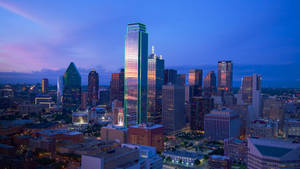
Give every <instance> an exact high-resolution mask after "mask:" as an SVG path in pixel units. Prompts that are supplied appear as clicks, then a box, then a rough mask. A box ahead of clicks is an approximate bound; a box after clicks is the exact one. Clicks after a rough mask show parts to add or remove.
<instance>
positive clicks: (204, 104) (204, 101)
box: [190, 96, 213, 131]
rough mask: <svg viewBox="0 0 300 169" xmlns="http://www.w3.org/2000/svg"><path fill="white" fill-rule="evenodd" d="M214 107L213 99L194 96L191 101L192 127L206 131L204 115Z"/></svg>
mask: <svg viewBox="0 0 300 169" xmlns="http://www.w3.org/2000/svg"><path fill="white" fill-rule="evenodd" d="M212 109H213V99H211V98H208V97H202V96H194V97H192V101H191V109H190V111H191V117H190V118H191V119H190V128H191V129H192V130H200V131H204V115H205V114H208V113H209V112H210V111H211V110H212Z"/></svg>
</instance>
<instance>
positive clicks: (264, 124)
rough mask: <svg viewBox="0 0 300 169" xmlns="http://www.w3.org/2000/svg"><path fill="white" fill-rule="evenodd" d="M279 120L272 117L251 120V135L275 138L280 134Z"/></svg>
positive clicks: (249, 131) (249, 134) (249, 130)
mask: <svg viewBox="0 0 300 169" xmlns="http://www.w3.org/2000/svg"><path fill="white" fill-rule="evenodd" d="M278 131H279V122H278V121H276V120H271V119H260V120H254V121H253V122H251V124H250V126H249V129H248V131H247V133H248V136H250V137H262V138H275V137H277V136H278Z"/></svg>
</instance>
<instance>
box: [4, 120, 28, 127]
mask: <svg viewBox="0 0 300 169" xmlns="http://www.w3.org/2000/svg"><path fill="white" fill-rule="evenodd" d="M30 123H32V120H1V121H0V126H1V127H0V128H10V127H16V126H23V125H26V124H30Z"/></svg>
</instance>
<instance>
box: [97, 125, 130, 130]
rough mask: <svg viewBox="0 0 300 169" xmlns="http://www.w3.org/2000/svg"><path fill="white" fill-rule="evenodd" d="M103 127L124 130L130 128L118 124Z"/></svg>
mask: <svg viewBox="0 0 300 169" xmlns="http://www.w3.org/2000/svg"><path fill="white" fill-rule="evenodd" d="M102 128H107V129H117V130H123V131H127V130H128V128H126V127H123V126H116V125H107V126H105V127H102Z"/></svg>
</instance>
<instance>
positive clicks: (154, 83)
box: [148, 47, 165, 124]
mask: <svg viewBox="0 0 300 169" xmlns="http://www.w3.org/2000/svg"><path fill="white" fill-rule="evenodd" d="M164 67H165V64H164V60H163V59H162V57H161V56H160V57H159V56H157V55H156V54H155V53H154V47H152V54H151V55H150V56H149V57H148V121H149V122H153V123H156V124H160V123H161V120H162V116H161V111H162V103H161V102H162V85H163V84H164Z"/></svg>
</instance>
